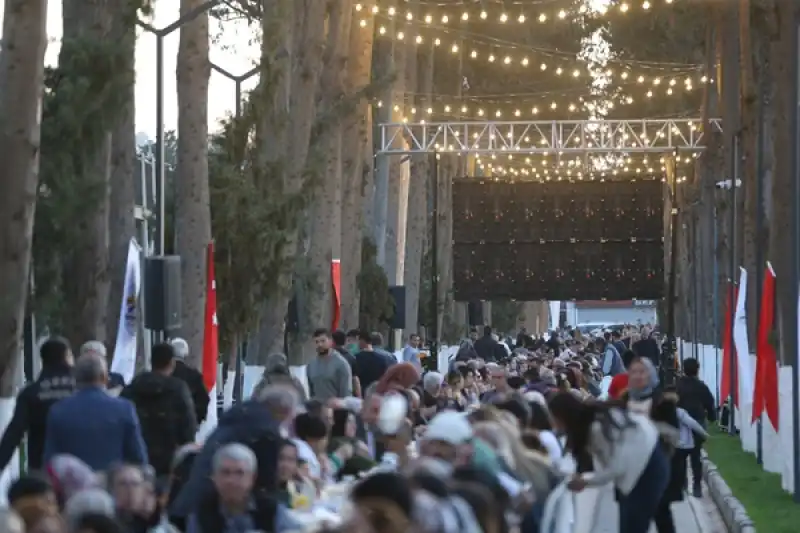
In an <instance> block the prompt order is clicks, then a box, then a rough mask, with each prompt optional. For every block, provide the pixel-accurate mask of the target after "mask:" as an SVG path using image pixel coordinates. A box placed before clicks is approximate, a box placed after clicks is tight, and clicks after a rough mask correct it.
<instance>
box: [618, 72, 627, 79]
mask: <svg viewBox="0 0 800 533" xmlns="http://www.w3.org/2000/svg"><path fill="white" fill-rule="evenodd" d="M620 77H621V78H622V79H623V80H627V79H628V73H627V72H623V73H622V74H620Z"/></svg>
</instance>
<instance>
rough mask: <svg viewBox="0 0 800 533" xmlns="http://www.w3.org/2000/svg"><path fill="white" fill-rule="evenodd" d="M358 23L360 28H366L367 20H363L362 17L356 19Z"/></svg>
mask: <svg viewBox="0 0 800 533" xmlns="http://www.w3.org/2000/svg"><path fill="white" fill-rule="evenodd" d="M358 25H359V26H361V27H362V28H366V27H367V21H366V20H364V19H361V20H359V21H358Z"/></svg>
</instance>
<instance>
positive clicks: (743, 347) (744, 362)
mask: <svg viewBox="0 0 800 533" xmlns="http://www.w3.org/2000/svg"><path fill="white" fill-rule="evenodd" d="M739 271H740V274H739V294H738V297H737V298H736V314H735V315H734V322H733V345H734V348H735V349H736V363H737V364H736V366H737V369H736V371H737V372H738V373H739V384H740V385H739V387H740V391H741V396H740V398H742V400H741V401H740V403H739V405H740V406H743V405H744V404H745V403H751V402H752V399H753V373H752V371H751V369H750V349H749V346H750V343H749V340H748V338H747V315H746V310H747V308H746V302H747V270H745V269H744V268H741V267H739Z"/></svg>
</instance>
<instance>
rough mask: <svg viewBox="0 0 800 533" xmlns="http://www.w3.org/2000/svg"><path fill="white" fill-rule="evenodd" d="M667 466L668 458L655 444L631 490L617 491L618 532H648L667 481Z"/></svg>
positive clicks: (668, 467)
mask: <svg viewBox="0 0 800 533" xmlns="http://www.w3.org/2000/svg"><path fill="white" fill-rule="evenodd" d="M669 469H670V466H669V459H668V458H667V455H666V453H664V450H663V449H662V447H661V445H660V444H657V445H656V447H655V449H654V450H653V455H651V456H650V460H649V461H648V462H647V466H646V467H645V469H644V471H642V475H641V476H640V477H639V481H637V482H636V485H635V486H634V487H633V490H632V491H631V492H630V494H627V495H622V494H620V499H619V532H620V533H648V531H649V530H650V522H652V521H653V517H654V516H655V514H656V511H657V510H658V506H659V503H660V502H661V496H662V495H663V494H664V490H666V488H667V484H668V483H669V476H670V473H669Z"/></svg>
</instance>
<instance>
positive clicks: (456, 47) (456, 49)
mask: <svg viewBox="0 0 800 533" xmlns="http://www.w3.org/2000/svg"><path fill="white" fill-rule="evenodd" d="M450 50H452V51H453V53H454V54H457V53H458V45H457V44H454V45H453V47H452V48H451V49H450Z"/></svg>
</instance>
